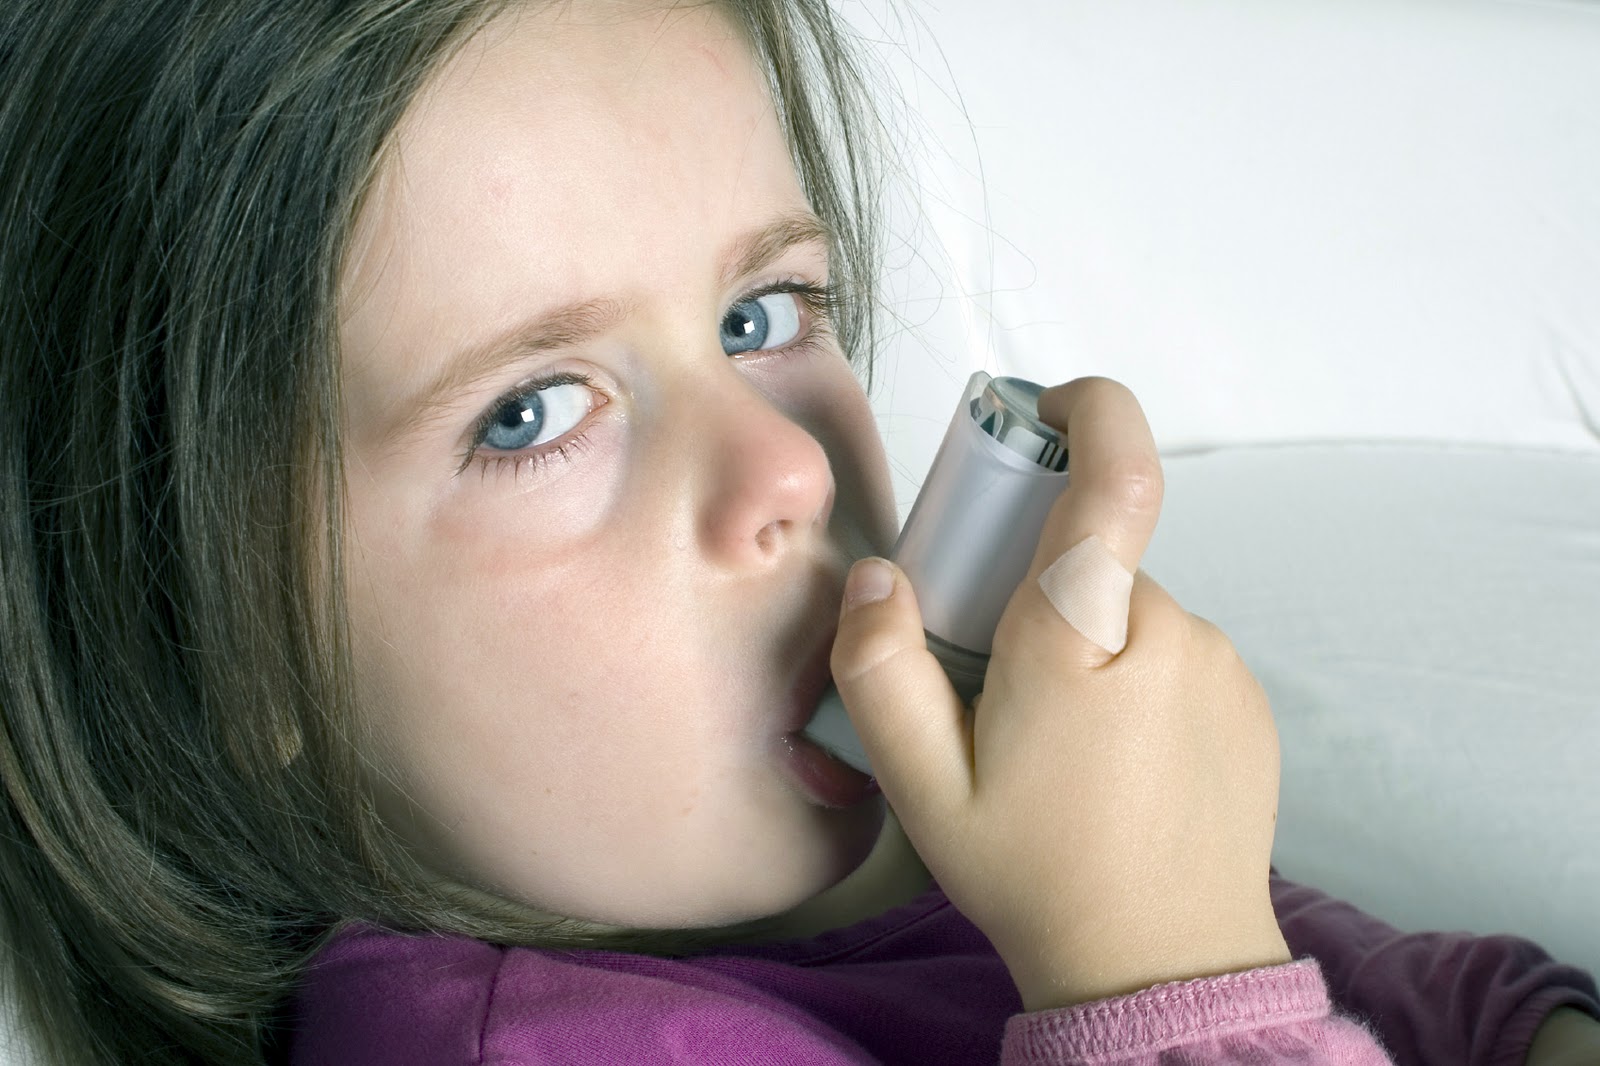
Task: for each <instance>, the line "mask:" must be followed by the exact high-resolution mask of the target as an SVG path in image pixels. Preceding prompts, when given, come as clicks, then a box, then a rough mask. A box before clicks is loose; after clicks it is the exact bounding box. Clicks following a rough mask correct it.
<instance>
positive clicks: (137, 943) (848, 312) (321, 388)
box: [0, 0, 880, 1064]
mask: <svg viewBox="0 0 1600 1066" xmlns="http://www.w3.org/2000/svg"><path fill="white" fill-rule="evenodd" d="M506 6H507V0H273V2H271V3H260V2H253V0H145V2H140V3H128V2H127V0H10V2H9V3H8V4H6V5H5V10H4V11H3V12H0V75H3V77H4V81H5V84H6V86H7V89H6V92H5V93H4V95H3V96H0V637H3V641H0V647H3V648H4V652H5V660H4V670H0V782H3V797H0V931H3V934H4V937H5V940H6V943H7V946H8V947H9V952H8V955H9V961H10V964H11V968H12V969H13V971H14V974H15V980H14V983H15V985H16V988H17V991H18V993H19V996H20V1000H21V1006H22V1009H23V1012H24V1019H25V1021H26V1022H27V1023H28V1026H29V1028H30V1029H31V1031H32V1035H33V1037H34V1040H35V1042H37V1043H38V1044H39V1046H40V1047H41V1048H42V1049H43V1050H44V1051H45V1052H46V1053H47V1054H48V1055H49V1057H50V1061H51V1062H60V1063H69V1064H70V1063H104V1062H114V1063H120V1062H130V1063H131V1062H141V1063H143V1062H206V1063H261V1062H265V1061H267V1060H268V1058H269V1057H270V1056H271V1055H272V1053H273V1037H274V1032H275V1022H274V1019H275V1017H276V1015H277V1012H278V1011H280V1010H281V1007H282V1004H283V1002H284V999H285V997H286V995H287V993H288V992H289V990H290V989H291V988H292V987H293V983H294V981H295V979H296V976H297V974H298V973H299V971H300V968H301V967H302V966H303V964H304V962H305V960H306V959H307V958H308V957H309V954H310V953H311V952H312V951H314V950H315V948H316V946H317V945H318V944H319V943H320V941H321V939H322V938H323V937H325V936H326V935H327V933H328V931H329V930H330V929H332V928H334V927H335V926H336V925H337V924H338V923H339V922H341V921H346V920H353V919H356V920H364V921H372V922H378V923H382V924H387V925H390V926H393V927H395V928H402V929H409V928H416V929H437V930H446V931H452V932H460V933H466V934H469V935H472V936H477V937H481V938H484V939H489V940H495V941H499V942H523V943H547V944H549V943H560V944H567V945H593V946H599V945H604V946H612V947H617V946H621V947H629V948H632V949H634V950H654V951H675V950H683V949H685V948H686V947H689V946H692V945H693V944H695V943H696V941H695V939H694V938H693V936H692V935H685V934H682V933H677V932H672V931H648V930H635V931H626V932H617V933H614V934H596V933H592V932H586V931H583V930H581V929H578V928H577V927H575V926H566V925H562V924H560V923H557V924H555V925H551V924H548V923H540V922H537V921H533V920H530V918H528V917H527V916H526V915H525V914H524V913H523V912H522V911H521V910H520V909H519V908H518V907H516V906H515V905H513V904H511V903H508V902H506V901H501V900H496V899H492V898H489V897H486V896H481V895H478V894H475V893H472V892H467V891H463V890H457V889H453V888H451V887H450V886H448V885H445V884H443V883H442V882H440V881H438V880H436V879H434V878H432V877H431V876H430V875H429V873H428V871H426V870H424V869H422V868H421V867H420V866H418V865H417V864H416V863H414V862H413V861H412V859H411V858H410V856H409V853H408V852H407V851H406V849H405V848H404V847H403V846H402V845H401V843H400V842H399V841H398V840H397V839H396V838H395V837H394V836H393V834H392V833H391V831H390V830H389V829H388V828H387V827H386V826H385V825H384V824H383V823H382V822H381V821H380V820H379V819H378V817H377V815H376V813H375V810H374V805H373V802H372V799H371V796H370V793H369V790H368V789H367V787H366V785H365V780H366V779H365V776H364V775H365V773H366V769H365V767H364V766H363V763H362V760H361V758H360V756H359V754H358V751H357V745H356V744H355V742H354V737H355V734H356V730H355V726H354V724H353V722H352V719H351V707H352V703H351V699H350V670H349V666H348V651H347V642H346V636H345V632H344V625H345V623H344V606H343V602H342V599H341V592H340V590H341V581H340V580H339V574H340V559H341V556H340V551H341V548H340V539H339V536H338V530H339V527H340V514H341V500H342V496H343V486H342V481H341V478H340V474H339V471H340V470H341V457H340V444H339V424H340V403H339V388H338V385H339V365H338V352H337V347H336V344H335V336H336V333H335V323H336V312H337V281H338V278H339V277H340V273H341V268H342V266H343V260H344V256H345V254H346V244H347V241H348V238H349V234H350V232H351V229H352V226H353V222H354V219H355V218H356V215H357V212H358V210H359V208H360V206H361V203H362V197H363V195H364V193H365V191H366V190H367V188H368V187H369V185H370V184H371V182H372V180H373V176H374V174H375V173H376V172H377V170H378V168H379V166H380V163H381V160H382V158H383V151H384V145H385V142H386V140H387V138H388V136H389V134H390V131H391V130H392V128H393V126H394V124H395V123H396V121H397V120H398V118H399V116H400V115H401V113H402V112H403V110H404V109H405V107H406V105H407V103H408V101H409V100H410V99H411V97H412V95H413V94H414V93H415V91H416V90H417V88H418V86H419V85H420V84H421V83H422V82H423V81H424V80H425V79H426V77H427V76H428V74H429V72H430V71H432V70H433V69H434V68H435V67H436V66H437V65H438V63H439V62H440V61H441V59H442V58H443V57H444V56H446V55H447V54H448V53H449V52H450V50H451V49H452V48H454V47H456V46H457V45H458V44H459V43H460V42H462V41H463V40H465V39H466V37H467V36H468V35H470V33H471V32H472V31H473V30H474V29H476V28H477V27H478V26H480V25H482V24H483V23H484V21H486V20H487V19H488V18H490V17H491V16H493V15H494V14H496V13H498V11H499V10H500V9H502V8H504V7H506ZM721 6H723V7H725V8H726V9H727V10H728V11H729V12H730V14H731V15H732V16H733V18H734V20H735V21H736V23H737V24H738V25H739V26H741V27H742V28H743V29H744V31H745V32H746V34H747V35H748V37H749V39H750V41H751V43H752V47H753V49H754V51H755V53H756V55H757V57H758V59H759V60H760V61H761V62H762V64H763V66H764V67H765V68H766V69H767V71H768V74H769V81H770V84H771V86H772V94H773V98H774V101H775V103H776V105H777V108H778V111H779V114H780V117H781V118H782V120H783V122H784V125H785V128H786V129H787V131H788V134H789V138H790V143H791V146H792V148H793V155H794V158H795V162H796V166H797V168H798V170H799V173H800V176H801V180H802V183H803V185H804V187H805V189H806V191H807V194H808V195H809V196H810V198H811V201H812V204H813V207H814V208H815V210H816V211H817V212H818V214H819V215H820V216H821V217H822V219H823V220H824V222H825V223H827V224H828V225H829V226H830V228H831V229H832V230H833V232H834V233H835V234H836V235H838V241H837V245H836V247H835V248H834V256H833V260H834V262H833V270H834V273H835V277H836V278H837V280H838V281H840V282H841V284H842V287H843V290H844V292H845V293H846V295H847V297H848V298H847V299H846V300H845V301H844V304H843V306H842V308H841V310H840V313H839V321H838V322H837V323H836V328H837V330H838V332H839V334H840V336H841V337H842V338H843V339H844V342H845V344H846V349H847V351H848V352H850V353H851V354H852V356H854V357H861V356H864V355H865V354H866V353H868V352H870V350H871V347H872V343H873V314H872V311H873V303H874V300H873V275H874V271H875V267H876V261H877V236H876V235H877V230H876V228H875V227H876V219H877V217H878V216H877V210H876V202H877V197H878V185H877V182H876V179H875V177H874V176H873V175H874V173H875V171H874V162H875V159H876V157H877V151H878V149H877V146H878V144H879V143H880V140H879V137H878V134H877V127H876V125H875V122H874V120H873V118H872V113H871V111H870V110H869V109H868V106H867V102H866V93H865V91H864V85H863V78H862V75H861V71H860V68H859V67H857V66H856V65H855V64H854V62H853V60H852V58H851V56H852V52H851V49H850V47H849V42H848V40H847V39H846V34H845V33H844V32H843V31H842V30H841V28H840V27H839V26H838V25H837V24H836V21H835V17H834V15H833V14H832V12H831V11H830V10H829V9H828V7H827V3H826V0H738V2H734V0H726V2H724V3H723V4H722V5H721Z"/></svg>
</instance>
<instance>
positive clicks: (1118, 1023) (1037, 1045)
mask: <svg viewBox="0 0 1600 1066" xmlns="http://www.w3.org/2000/svg"><path fill="white" fill-rule="evenodd" d="M1000 1061H1001V1066H1047V1064H1048V1066H1079V1064H1081V1066H1090V1064H1093V1066H1221V1064H1224V1063H1240V1064H1243V1063H1261V1062H1273V1063H1302V1064H1305V1066H1311V1064H1318V1066H1389V1063H1390V1059H1389V1057H1388V1056H1387V1055H1386V1054H1385V1053H1384V1050H1383V1048H1382V1047H1381V1046H1380V1045H1379V1044H1378V1042H1377V1040H1376V1039H1374V1037H1373V1035H1372V1034H1371V1033H1370V1032H1368V1031H1367V1030H1366V1029H1365V1028H1363V1027H1362V1026H1361V1025H1360V1024H1359V1023H1357V1022H1355V1021H1353V1020H1351V1019H1349V1018H1344V1017H1340V1016H1339V1015H1337V1014H1335V1013H1334V1012H1333V1009H1332V1004H1331V1003H1330V1001H1329V999H1328V990H1327V986H1326V985H1325V984H1324V983H1323V979H1322V973H1321V971H1320V969H1319V968H1318V966H1317V963H1316V962H1315V961H1314V960H1311V959H1304V960H1300V961H1298V962H1291V963H1287V964H1285V965H1283V966H1266V967H1262V968H1261V969H1257V970H1247V971H1244V972H1243V973H1230V974H1222V975H1220V976H1217V977H1202V978H1197V979H1196V980H1193V981H1175V982H1172V983H1170V984H1161V985H1156V986H1154V987H1153V988H1147V989H1145V990H1143V991H1141V992H1135V993H1133V994H1132V995H1127V996H1118V997H1116V998H1114V999H1105V1000H1099V1001H1097V1002H1094V1003H1084V1004H1081V1005H1079V1006H1076V1007H1066V1008H1063V1009H1061V1010H1050V1011H1037V1012H1034V1013H1031V1014H1019V1015H1016V1016H1015V1017H1013V1018H1012V1019H1011V1020H1010V1021H1009V1022H1008V1023H1007V1024H1006V1033H1005V1043H1004V1044H1003V1045H1002V1048H1001V1060H1000Z"/></svg>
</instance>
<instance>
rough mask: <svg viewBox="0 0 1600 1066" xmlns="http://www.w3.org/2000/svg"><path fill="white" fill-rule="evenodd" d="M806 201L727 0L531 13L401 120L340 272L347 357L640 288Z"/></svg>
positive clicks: (517, 18)
mask: <svg viewBox="0 0 1600 1066" xmlns="http://www.w3.org/2000/svg"><path fill="white" fill-rule="evenodd" d="M804 206H805V197H804V195H803V193H802V192H801V191H800V188H799V184H798V181H797V179H796V177H795V175H794V171H793V167H792V164H791V162H790V159H789V155H788V148H787V144H786V142H785V141H784V139H783V135H782V132H781V129H780V127H779V126H778V124H777V119H776V116H775V114H774V112H773V109H772V105H771V102H770V98H769V97H768V94H767V91H766V87H765V81H764V78H763V76H762V74H761V72H760V71H759V69H758V68H757V67H756V64H755V61H754V59H753V57H752V55H751V53H750V49H749V46H748V44H747V43H746V42H745V40H744V38H743V37H742V36H741V35H740V33H739V32H738V30H737V29H736V28H735V27H734V26H733V25H732V23H731V22H730V21H729V20H728V19H727V17H726V16H725V15H724V14H723V13H722V12H721V11H720V10H719V8H718V6H717V5H695V6H692V7H688V8H676V7H673V8H666V9H663V7H662V5H660V4H642V3H621V2H603V0H602V2H594V0H591V2H588V3H556V4H528V5H521V6H518V7H516V8H515V9H513V10H512V11H509V12H507V13H506V14H504V15H502V16H500V17H499V18H497V19H496V20H495V21H494V22H493V23H491V24H490V25H488V26H487V27H485V28H484V29H483V30H481V31H480V32H479V33H478V34H477V35H476V36H475V37H474V38H473V39H472V40H471V41H469V42H468V43H467V44H466V45H465V46H463V48H462V49H461V50H460V51H459V52H458V53H456V54H454V55H453V56H451V57H450V59H448V60H447V61H446V62H445V63H444V64H442V65H441V67H440V69H439V70H437V71H436V72H435V73H434V75H433V76H432V77H431V78H430V80H429V83H428V84H427V85H426V86H425V87H424V89H423V90H422V91H421V92H420V93H419V94H418V97H417V99H416V100H415V101H414V102H413V104H412V106H411V107H410V108H409V109H408V111H407V113H406V115H405V116H404V118H403V119H402V121H401V123H400V125H399V127H398V128H397V129H396V131H395V135H394V137H393V139H392V144H391V149H390V151H389V153H388V155H387V157H386V159H385V161H384V164H383V167H382V170H381V172H380V177H379V180H378V182H377V184H376V185H375V187H374V190H373V193H372V195H371V196H370V197H369V199H368V202H367V204H366V205H365V207H364V208H363V211H362V215H361V218H360V219H359V220H358V225H357V229H356V233H355V240H354V243H353V246H352V254H351V256H350V259H349V266H348V268H347V271H346V276H345V278H344V286H343V297H344V299H343V305H344V322H343V332H344V333H345V336H346V341H347V344H346V352H347V355H348V356H352V357H354V358H356V359H359V358H360V357H361V353H362V351H363V350H366V349H369V348H371V347H373V346H374V345H379V344H380V343H382V342H385V341H386V340H387V341H393V340H395V339H396V338H397V337H399V338H404V339H406V340H407V343H410V344H411V345H412V346H413V347H418V346H421V347H423V348H428V347H432V346H437V345H440V344H446V343H448V344H450V345H451V346H459V344H460V343H461V342H462V341H463V340H471V339H472V338H463V337H462V336H460V328H461V326H462V325H463V323H466V322H471V323H473V324H474V327H475V328H478V329H481V332H482V333H484V334H489V333H493V332H495V330H496V329H498V328H502V327H504V326H505V325H507V324H509V321H510V320H511V319H512V318H513V317H514V316H521V315H524V314H526V313H528V311H529V310H530V309H533V307H534V305H538V306H545V305H552V304H559V303H564V302H570V301H576V300H583V299H591V298H597V297H608V298H609V297H616V298H620V299H631V298H632V297H634V296H636V295H638V293H637V291H629V290H639V289H641V288H642V287H648V286H650V285H651V284H658V283H659V281H660V279H661V278H662V277H664V276H671V275H672V274H673V272H681V271H684V270H690V269H694V268H695V266H696V265H697V264H699V263H701V262H703V261H705V260H707V259H709V258H710V257H712V256H713V255H714V254H715V253H717V252H719V251H720V250H721V248H722V246H723V245H724V244H725V243H726V240H727V238H728V236H729V235H730V234H733V233H737V232H741V231H743V230H746V229H749V228H751V226H753V225H760V224H762V223H764V222H767V221H770V219H771V218H773V217H774V216H776V215H780V214H785V213H792V212H793V211H794V210H795V209H796V208H804ZM428 333H432V334H435V335H434V336H431V337H429V336H425V335H426V334H428Z"/></svg>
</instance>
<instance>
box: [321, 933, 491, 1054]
mask: <svg viewBox="0 0 1600 1066" xmlns="http://www.w3.org/2000/svg"><path fill="white" fill-rule="evenodd" d="M504 958H505V951H504V949H501V948H498V947H496V946H494V945H492V944H486V943H484V942H482V941H478V940H473V939H471V938H469V937H462V936H429V935H408V934H401V933H395V932H391V931H388V930H383V929H377V928H374V927H371V926H363V925H356V926H351V927H348V928H346V929H344V930H341V931H340V932H339V933H338V934H336V935H335V936H334V937H333V938H332V939H331V940H330V941H329V942H328V943H327V944H326V945H325V946H324V947H323V948H322V950H321V951H319V952H318V953H317V955H316V956H315V957H314V958H313V959H312V960H311V963H310V965H309V966H308V967H307V968H306V972H305V974H304V975H303V977H302V979H301V982H300V987H299V990H298V992H297V993H296V996H295V1003H294V1009H293V1029H294V1032H293V1037H292V1050H291V1054H290V1060H289V1061H290V1063H291V1064H292V1066H301V1064H307V1066H310V1064H323V1063H342V1064H347V1066H363V1064H366V1063H374V1064H376V1063H384V1064H392V1066H409V1064H411V1063H416V1064H417V1066H424V1064H428V1066H446V1064H450V1063H456V1062H460V1063H475V1062H479V1061H481V1060H480V1057H479V1056H480V1051H481V1042H482V1032H483V1023H484V1018H485V1016H486V1014H487V1012H488V1008H489V1004H490V1002H491V999H492V997H493V992H494V986H495V981H496V977H497V975H498V973H499V970H500V967H501V964H502V963H503V961H504Z"/></svg>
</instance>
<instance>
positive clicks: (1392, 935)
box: [1272, 871, 1600, 1066]
mask: <svg viewBox="0 0 1600 1066" xmlns="http://www.w3.org/2000/svg"><path fill="white" fill-rule="evenodd" d="M1272 902H1273V907H1274V908H1275V909H1276V911H1277V915H1278V925H1279V928H1281V929H1282V930H1283V938H1284V940H1285V941H1287V942H1288V945H1289V950H1290V951H1291V952H1292V953H1293V954H1294V955H1295V956H1296V957H1297V958H1298V957H1300V956H1306V955H1309V956H1312V957H1314V958H1315V959H1316V960H1317V961H1318V962H1319V963H1320V964H1321V967H1322V973H1323V976H1324V978H1325V980H1326V981H1327V986H1328V991H1329V994H1330V995H1331V996H1332V997H1333V1001H1334V1003H1335V1005H1336V1006H1337V1007H1338V1009H1340V1010H1342V1011H1345V1012H1348V1013H1349V1014H1350V1015H1352V1016H1353V1017H1356V1018H1358V1019H1360V1020H1362V1021H1364V1022H1365V1023H1366V1024H1368V1025H1369V1026H1371V1028H1372V1029H1373V1030H1374V1031H1375V1032H1376V1033H1377V1034H1378V1036H1379V1038H1380V1039H1381V1040H1382V1041H1383V1043H1384V1046H1385V1047H1387V1048H1388V1049H1389V1053H1390V1054H1391V1055H1392V1056H1393V1057H1394V1061H1395V1063H1396V1064H1397V1066H1433V1064H1437V1063H1451V1064H1452V1066H1454V1064H1460V1066H1522V1064H1523V1063H1524V1062H1525V1061H1526V1059H1527V1056H1528V1049H1529V1047H1531V1046H1532V1044H1533V1035H1534V1033H1535V1032H1536V1031H1537V1030H1538V1028H1539V1026H1540V1025H1541V1024H1543V1022H1544V1020H1545V1018H1547V1017H1548V1016H1549V1014H1550V1012H1551V1011H1553V1010H1555V1009H1556V1008H1557V1007H1562V1006H1570V1007H1576V1008H1577V1009H1579V1010H1583V1011H1586V1012H1588V1013H1589V1014H1591V1015H1594V1016H1595V1017H1596V1018H1600V999H1597V993H1596V989H1595V983H1594V978H1593V977H1592V976H1591V975H1590V974H1588V973H1586V972H1585V971H1583V970H1581V969H1579V968H1577V967H1575V966H1567V965H1563V964H1561V963H1559V962H1557V961H1555V960H1554V959H1552V958H1551V957H1550V956H1549V955H1548V954H1547V953H1545V951H1544V950H1543V949H1541V948H1540V947H1539V946H1538V945H1537V944H1533V943H1531V942H1529V941H1527V940H1523V939H1521V938H1519V937H1514V936H1482V937H1480V936H1473V935H1471V934H1468V933H1460V932H1454V933H1450V932H1426V933H1402V932H1400V931H1399V930H1397V929H1395V928H1394V927H1392V926H1389V925H1386V924H1385V923H1384V922H1382V921H1379V920H1378V919H1377V918H1374V917H1372V916H1371V915H1369V914H1364V913H1362V912H1361V911H1360V910H1358V909H1356V908H1355V907H1353V906H1351V905H1350V904H1348V903H1344V902H1341V901H1339V900H1336V899H1333V898H1331V897H1329V896H1327V895H1324V894H1323V893H1321V892H1318V891H1317V890H1315V889H1312V888H1307V887H1306V886H1304V885H1297V884H1294V883H1292V882H1289V881H1286V880H1284V879H1283V878H1281V877H1278V876H1277V874H1276V872H1275V871H1274V874H1273V877H1272Z"/></svg>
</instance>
